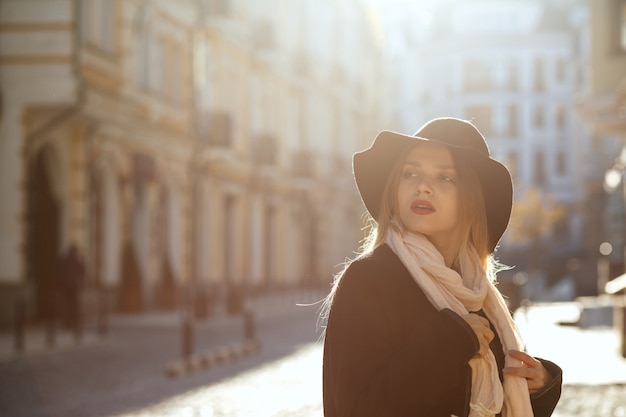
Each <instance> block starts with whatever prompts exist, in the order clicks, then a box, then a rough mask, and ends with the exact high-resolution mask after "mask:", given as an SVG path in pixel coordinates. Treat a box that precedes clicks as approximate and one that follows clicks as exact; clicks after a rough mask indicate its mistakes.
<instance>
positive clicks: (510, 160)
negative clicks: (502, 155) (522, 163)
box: [506, 151, 519, 178]
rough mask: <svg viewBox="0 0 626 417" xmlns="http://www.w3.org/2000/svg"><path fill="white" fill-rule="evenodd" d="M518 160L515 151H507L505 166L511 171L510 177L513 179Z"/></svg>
mask: <svg viewBox="0 0 626 417" xmlns="http://www.w3.org/2000/svg"><path fill="white" fill-rule="evenodd" d="M518 158H519V157H518V155H517V151H509V153H508V155H507V158H506V159H507V161H506V162H507V163H506V166H507V168H509V171H511V176H512V177H513V178H516V177H517V166H518Z"/></svg>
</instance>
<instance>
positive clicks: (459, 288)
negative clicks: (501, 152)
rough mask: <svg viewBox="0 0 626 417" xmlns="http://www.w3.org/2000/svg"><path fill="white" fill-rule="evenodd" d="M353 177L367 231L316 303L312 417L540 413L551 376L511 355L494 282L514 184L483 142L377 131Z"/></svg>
mask: <svg viewBox="0 0 626 417" xmlns="http://www.w3.org/2000/svg"><path fill="white" fill-rule="evenodd" d="M354 176H355V181H356V185H357V188H358V190H359V193H360V195H361V198H362V200H363V203H364V204H365V207H366V208H367V210H368V213H369V215H370V216H371V219H372V225H373V227H372V229H371V234H370V236H369V239H368V243H367V244H366V246H365V247H364V249H363V252H362V253H361V254H360V255H359V256H358V257H357V259H356V260H354V261H352V262H350V263H349V264H348V265H347V266H346V268H345V269H344V271H343V272H342V273H341V274H339V275H338V277H337V279H336V280H335V283H334V285H333V289H332V291H331V294H330V295H329V297H328V299H327V304H326V311H325V316H326V318H327V319H328V321H327V327H326V332H325V341H324V372H323V374H324V375H323V382H324V414H325V416H326V417H335V416H342V417H347V416H355V417H356V416H358V417H364V416H387V417H391V416H424V417H426V416H427V417H439V416H441V417H444V416H445V417H450V416H463V417H465V416H470V417H483V416H505V417H531V416H535V417H543V416H550V415H551V414H552V411H553V410H554V408H555V406H556V404H557V402H558V400H559V397H560V393H561V380H562V378H561V370H560V368H559V367H558V366H556V365H555V364H553V363H551V362H549V361H546V360H543V359H536V358H533V357H532V356H530V355H529V354H527V353H525V352H524V351H523V349H522V342H521V340H520V337H519V335H518V333H517V331H516V327H515V324H514V323H513V321H512V318H511V315H510V313H509V311H508V309H507V307H506V304H505V302H504V299H503V298H502V295H501V294H500V293H499V292H498V290H497V289H496V287H495V286H494V281H495V275H496V272H497V271H496V270H497V268H496V267H497V264H496V263H495V261H494V259H493V252H494V250H495V248H496V246H497V244H498V242H499V240H500V238H501V237H502V234H503V233H504V231H505V229H506V227H507V225H508V222H509V217H510V214H511V206H512V195H513V186H512V181H511V175H510V173H509V171H508V170H507V168H506V167H505V166H504V165H503V164H501V163H500V162H498V161H496V160H495V159H493V158H491V156H490V154H489V150H488V147H487V144H486V142H485V140H484V138H483V136H482V134H481V133H480V132H479V131H478V130H477V129H476V127H474V126H473V125H472V124H471V123H470V122H467V121H464V120H460V119H454V118H440V119H435V120H432V121H430V122H428V123H427V124H425V125H424V126H423V127H422V128H421V129H420V130H419V131H418V132H417V133H416V134H415V135H414V136H409V135H403V134H399V133H395V132H389V131H383V132H381V133H380V134H379V135H378V136H377V137H376V139H375V140H374V143H373V144H372V146H371V147H370V148H368V149H366V150H364V151H362V152H359V153H357V154H355V156H354Z"/></svg>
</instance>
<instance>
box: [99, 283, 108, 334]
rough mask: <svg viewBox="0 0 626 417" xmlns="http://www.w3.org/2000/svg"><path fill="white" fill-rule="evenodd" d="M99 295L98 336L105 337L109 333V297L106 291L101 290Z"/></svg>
mask: <svg viewBox="0 0 626 417" xmlns="http://www.w3.org/2000/svg"><path fill="white" fill-rule="evenodd" d="M98 292H99V294H98V301H99V303H98V304H99V306H98V334H100V336H104V335H106V334H107V332H108V331H109V328H108V321H107V318H108V317H107V316H108V312H109V307H108V306H109V305H108V297H107V293H106V291H105V290H104V289H102V288H100V289H99V291H98Z"/></svg>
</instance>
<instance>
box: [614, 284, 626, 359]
mask: <svg viewBox="0 0 626 417" xmlns="http://www.w3.org/2000/svg"><path fill="white" fill-rule="evenodd" d="M614 315H615V316H614V320H613V322H614V324H615V326H616V327H617V331H618V334H619V339H620V354H621V356H622V357H623V358H626V295H624V296H623V297H622V299H621V300H620V302H617V303H615V306H614Z"/></svg>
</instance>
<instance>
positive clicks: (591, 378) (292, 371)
mask: <svg viewBox="0 0 626 417" xmlns="http://www.w3.org/2000/svg"><path fill="white" fill-rule="evenodd" d="M315 310H316V309H315V307H304V308H293V309H288V310H287V311H284V310H283V312H282V313H281V314H277V315H273V316H271V315H270V316H266V317H264V318H260V319H259V320H258V334H259V336H260V341H261V343H262V349H261V351H260V352H259V353H258V354H256V355H253V356H249V357H246V358H244V359H240V360H237V361H234V362H229V363H224V364H221V365H218V366H217V367H214V368H210V369H206V370H199V371H197V372H194V373H191V374H188V375H185V376H181V377H178V378H174V379H172V378H168V377H166V376H165V374H164V366H165V363H167V361H170V360H172V359H175V358H176V357H179V356H180V342H179V341H180V337H179V329H178V328H175V327H172V326H171V325H163V324H162V323H161V324H159V323H160V322H159V321H158V320H157V321H155V322H154V323H152V324H150V323H146V322H144V323H143V324H142V325H141V326H136V325H133V324H128V323H127V324H126V325H123V323H118V325H117V326H113V331H112V334H111V335H110V337H108V338H107V339H106V340H104V341H102V342H100V343H95V344H90V345H87V346H85V347H83V348H80V349H75V350H73V351H60V352H57V353H54V354H46V355H36V356H32V357H25V358H18V359H14V360H10V361H5V362H0V416H12V417H13V416H15V417H22V416H24V417H26V416H27V417H31V416H32V417H40V416H41V417H44V416H45V417H48V416H50V417H52V416H54V417H56V416H61V417H73V416H76V417H79V416H80V417H82V416H111V417H113V416H115V417H148V416H166V417H169V416H172V417H173V416H183V417H187V416H188V417H226V416H228V417H239V416H242V417H248V416H254V417H287V416H290V417H291V416H293V417H313V416H318V417H321V416H322V398H321V360H322V345H321V343H319V341H318V339H319V337H320V334H319V332H318V331H317V330H316V317H315ZM562 313H563V311H557V310H554V309H546V310H544V311H543V312H541V311H540V310H539V309H537V310H533V311H531V312H529V314H528V315H527V321H528V323H527V324H531V325H532V324H533V323H535V322H537V320H540V321H541V323H543V324H542V326H543V328H542V326H529V327H528V329H530V327H532V328H534V329H535V331H536V332H538V333H534V334H530V335H529V336H530V337H529V347H531V348H532V349H533V350H535V351H537V352H539V353H541V354H542V355H545V357H548V358H550V359H554V360H555V361H556V362H559V364H562V365H563V367H564V375H565V376H566V378H565V379H566V384H565V386H564V387H563V394H562V397H561V401H560V402H559V405H558V406H557V409H556V410H555V413H554V417H574V416H576V417H626V374H624V375H621V377H622V378H621V380H620V379H619V378H618V377H619V376H620V375H617V374H615V373H612V372H611V371H612V370H615V369H617V370H618V371H621V368H620V366H621V365H623V364H624V363H622V362H621V359H620V358H618V357H617V356H616V355H612V356H611V355H610V354H609V353H610V352H611V349H612V348H613V346H611V344H610V343H608V344H607V341H609V342H610V341H611V340H613V339H612V338H611V337H612V336H610V331H609V330H607V329H604V330H598V331H595V330H593V331H578V330H576V329H570V328H564V329H559V328H550V329H551V330H550V332H551V333H550V335H549V337H538V334H540V333H541V332H545V331H546V330H548V329H549V326H548V324H549V323H551V322H552V323H553V322H554V320H555V319H557V318H559V317H561V316H560V314H562ZM559 332H564V333H559ZM241 333H242V323H241V322H238V321H237V320H230V321H226V322H223V323H222V324H221V325H220V326H198V334H197V339H198V340H197V345H198V348H199V349H201V348H202V346H205V347H208V346H209V345H216V344H224V343H230V342H231V341H233V340H238V339H240V338H241ZM564 335H567V337H565V336H564ZM131 341H132V343H131ZM539 341H543V342H542V343H543V344H544V345H550V346H549V347H542V345H541V344H540V343H539ZM563 343H565V344H566V345H563ZM571 343H575V345H571ZM598 343H600V344H602V345H603V347H602V349H605V350H602V349H600V350H594V347H593V346H594V345H597V344H598ZM555 344H556V345H557V347H558V345H560V346H561V348H560V349H561V350H564V349H565V348H567V349H568V350H569V351H572V350H573V351H574V352H573V353H572V354H571V356H572V358H576V357H578V358H580V357H582V358H586V360H587V361H591V362H592V364H593V365H594V366H604V367H610V368H612V369H604V368H595V373H594V374H593V375H587V376H585V374H584V373H585V372H587V370H586V368H584V367H583V368H581V369H582V370H577V369H578V368H575V363H574V362H573V360H571V359H570V358H568V357H567V356H564V355H557V354H556V353H557V352H560V351H561V350H559V349H557V347H555V346H554V345H555ZM583 348H584V349H587V351H586V354H585V355H581V354H580V353H576V352H575V351H576V350H577V349H583ZM129 349H131V350H129ZM607 352H609V353H607ZM555 355H556V357H555ZM559 356H561V358H562V359H563V361H562V363H561V361H560V359H559ZM598 356H606V357H607V358H604V359H603V360H604V362H596V360H600V359H599V358H597V357H598ZM605 371H607V372H605ZM585 380H587V382H586V383H584V382H580V381H585Z"/></svg>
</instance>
